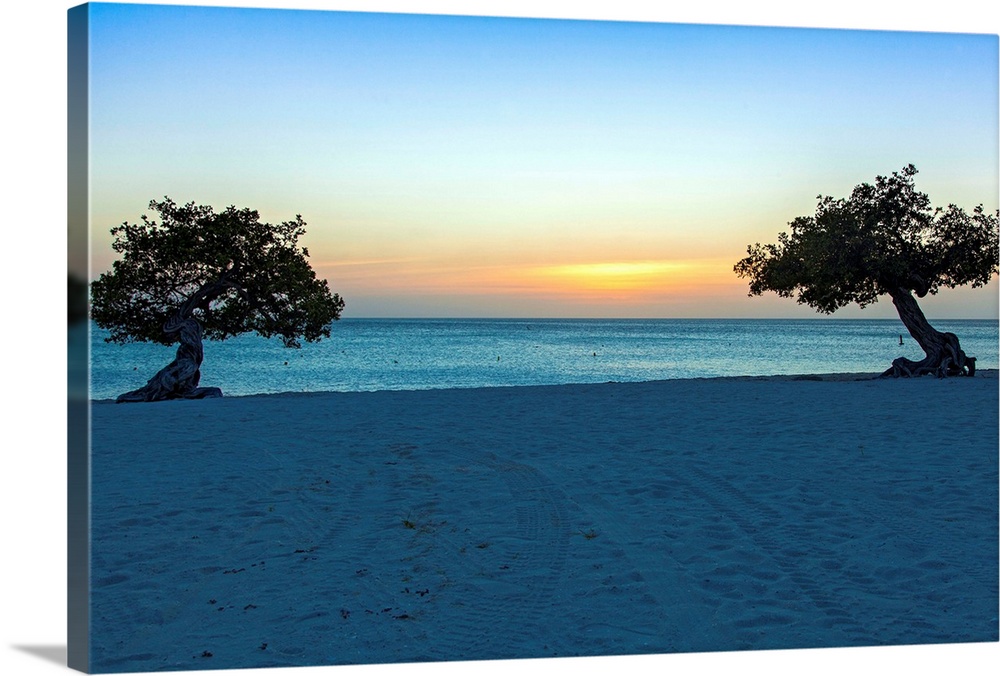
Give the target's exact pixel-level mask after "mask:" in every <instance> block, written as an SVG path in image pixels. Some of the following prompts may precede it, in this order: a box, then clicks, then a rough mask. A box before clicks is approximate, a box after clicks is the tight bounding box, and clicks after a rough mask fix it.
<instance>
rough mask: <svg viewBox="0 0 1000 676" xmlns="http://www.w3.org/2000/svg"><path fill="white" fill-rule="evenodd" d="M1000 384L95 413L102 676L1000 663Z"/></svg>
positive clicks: (804, 385) (865, 377) (97, 666)
mask: <svg viewBox="0 0 1000 676" xmlns="http://www.w3.org/2000/svg"><path fill="white" fill-rule="evenodd" d="M997 413H998V381H997V372H996V371H995V370H985V371H981V372H979V373H977V375H976V377H975V378H953V379H946V380H935V379H931V378H923V379H915V380H907V379H899V380H892V379H888V380H876V379H872V374H842V375H827V376H799V377H795V376H785V377H769V378H764V377H748V378H712V379H692V380H674V381H660V382H647V383H605V384H595V385H560V386H538V387H511V388H491V389H459V390H430V391H419V392H414V391H396V392H389V391H383V392H369V393H311V394H284V395H261V396H248V397H224V398H221V399H214V400H203V401H175V402H165V403H158V404H135V405H132V404H124V405H118V404H114V403H111V402H95V403H94V405H93V406H92V446H93V457H92V494H93V507H92V522H91V526H92V542H93V565H92V571H91V581H92V588H93V590H92V591H93V606H92V627H91V628H92V632H93V645H92V667H93V670H94V671H98V672H134V671H149V670H184V669H222V668H226V669H235V668H240V669H242V668H251V667H286V666H298V665H331V664H334V665H335V664H370V663H400V662H427V661H441V660H496V659H507V658H525V657H529V658H535V657H565V656H591V655H628V654H648V653H691V652H705V651H746V650H767V649H784V648H823V647H844V646H889V645H912V644H945V643H973V642H995V641H997V639H998V633H997V632H998V629H997V626H998V625H997V606H998V553H997V543H998V518H997V517H998V512H997V505H998V476H997V448H998V431H997V430H998V415H997Z"/></svg>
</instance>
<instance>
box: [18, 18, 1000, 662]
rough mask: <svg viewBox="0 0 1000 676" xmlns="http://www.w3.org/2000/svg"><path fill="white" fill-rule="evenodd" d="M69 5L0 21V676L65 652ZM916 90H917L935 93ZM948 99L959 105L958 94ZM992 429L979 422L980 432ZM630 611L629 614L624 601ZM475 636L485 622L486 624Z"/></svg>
mask: <svg viewBox="0 0 1000 676" xmlns="http://www.w3.org/2000/svg"><path fill="white" fill-rule="evenodd" d="M73 4H75V3H71V2H59V1H55V0H14V2H10V3H7V4H6V5H5V7H4V9H5V12H4V15H3V19H2V20H0V50H2V52H3V59H2V61H0V63H2V68H3V78H2V80H0V92H2V95H0V116H2V118H0V119H2V121H3V125H2V129H3V144H2V146H0V160H2V164H0V167H2V181H0V196H2V198H3V199H2V210H0V225H2V228H3V230H2V232H3V235H2V237H3V239H2V244H0V252H2V255H3V261H2V264H0V274H2V275H3V285H2V287H0V289H2V292H3V302H2V308H3V310H2V312H0V317H2V319H0V329H2V331H0V335H2V336H3V352H2V353H0V355H2V362H0V363H2V371H0V373H2V374H3V380H2V382H0V396H2V397H3V402H2V407H0V410H2V411H3V416H2V418H0V420H2V421H3V433H2V434H3V444H2V446H0V449H2V452H3V454H4V456H3V458H4V461H5V462H4V464H3V471H2V481H3V490H2V496H3V506H2V509H0V514H2V518H3V527H2V530H0V542H2V545H0V547H2V549H0V553H2V556H0V558H2V574H0V584H2V588H0V606H2V622H3V625H2V636H0V665H2V672H3V673H6V674H17V675H18V676H20V675H26V676H30V675H32V674H53V673H60V672H62V671H64V670H65V666H63V665H64V664H65V646H66V609H65V606H66V584H65V579H66V563H65V558H66V546H65V540H66V518H65V512H66V498H65V490H66V469H65V466H66V460H65V454H66V442H65V440H66V422H65V381H66V377H65V336H66V333H65V331H64V327H65V324H64V322H65V319H64V317H65V309H64V308H65V293H66V292H65V286H64V283H65V282H64V275H65V267H66V262H65V261H66V239H65V237H66V235H65V222H66V160H65V156H66V131H65V130H66V95H65V91H66V10H67V9H69V8H70V7H71V6H73ZM159 4H214V5H232V6H244V7H249V6H257V7H260V6H264V7H288V8H301V9H347V10H364V11H397V12H402V11H418V12H423V13H437V14H481V15H493V16H501V15H502V16H535V17H552V18H586V19H609V20H639V21H670V22H681V23H724V24H742V25H778V26H818V27H831V28H862V29H873V28H874V29H890V30H920V31H948V32H972V33H991V34H997V33H998V32H1000V29H998V25H1000V22H998V17H1000V9H997V8H996V7H995V6H992V5H994V3H989V2H984V1H983V0H952V1H950V2H935V3H930V2H914V1H913V0H908V1H898V0H892V1H888V0H882V1H880V0H867V1H864V0H839V1H838V2H836V3H828V4H826V5H822V6H816V5H813V4H812V3H803V2H801V0H799V1H796V2H780V1H776V0H759V1H758V2H754V3H745V2H735V1H733V2H723V1H716V0H700V1H698V2H690V3H684V6H683V7H674V6H671V4H670V3H654V2H652V1H650V0H647V1H645V2H643V1H639V0H607V1H605V2H592V1H589V0H579V1H574V2H567V1H558V0H533V1H530V2H529V1H522V0H508V1H506V2H499V1H498V0H489V1H486V0H464V1H460V0H450V1H445V0H439V1H432V0H411V1H410V2H404V1H401V0H395V1H388V0H385V1H383V0H368V1H367V2H361V1H353V2H350V1H345V0H312V1H310V0H284V1H282V0H260V1H259V2H246V1H239V0H236V1H229V2H226V1H225V0H222V1H209V2H204V3H195V2H187V3H177V2H173V3H170V2H161V3H159ZM933 95H934V93H933V92H928V96H933ZM955 105H962V102H960V101H956V102H955ZM989 432H990V431H988V430H985V431H984V433H989ZM623 612H627V609H623ZM484 630H487V631H488V628H485V627H484ZM997 664H1000V644H998V643H992V644H973V645H966V646H919V647H907V648H903V647H893V648H878V649H870V648H866V649H850V650H813V651H781V652H767V653H763V652H756V653H738V654H736V653H723V654H708V655H669V656H651V657H627V658H588V659H558V660H528V661H519V662H516V663H501V662H480V663H449V664H437V665H407V666H391V667H384V666H375V667H336V668H334V667H316V668H306V669H296V670H292V669H269V670H266V671H265V670H260V671H254V670H225V671H217V672H213V673H219V674H246V675H251V674H253V675H260V676H263V675H264V674H267V675H268V676H271V675H274V676H284V675H286V674H289V675H290V674H295V675H296V676H300V675H301V676H305V675H306V674H338V675H340V674H344V675H347V674H375V675H379V676H381V675H383V674H392V675H396V674H403V675H409V674H431V673H435V674H437V673H443V674H466V673H477V674H479V673H483V674H504V673H507V672H508V671H509V670H511V669H517V670H518V671H521V672H524V673H528V674H542V673H545V674H550V673H573V674H598V673H607V671H609V670H627V671H628V672H629V673H644V672H649V673H654V672H655V673H663V672H669V673H671V674H672V675H685V674H705V673H708V674H711V673H715V672H717V671H719V672H723V671H724V672H726V673H733V672H737V671H738V672H739V673H742V674H758V673H760V674H764V673H767V674H793V673H800V672H807V673H812V674H844V673H855V674H869V673H906V674H942V673H954V674H978V673H993V670H994V669H995V668H996V665H997Z"/></svg>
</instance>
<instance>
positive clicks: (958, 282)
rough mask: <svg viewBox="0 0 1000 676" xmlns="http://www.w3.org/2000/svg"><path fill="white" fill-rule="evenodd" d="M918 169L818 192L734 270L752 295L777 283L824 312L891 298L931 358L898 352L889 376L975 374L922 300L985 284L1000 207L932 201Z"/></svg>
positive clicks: (785, 293) (784, 293)
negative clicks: (845, 191)
mask: <svg viewBox="0 0 1000 676" xmlns="http://www.w3.org/2000/svg"><path fill="white" fill-rule="evenodd" d="M916 173H917V170H916V168H915V167H914V166H913V165H912V164H911V165H908V166H906V167H905V168H903V170H902V171H900V172H897V173H893V174H892V175H891V176H889V177H885V176H878V177H876V179H875V182H874V184H868V183H862V184H861V185H858V186H857V187H855V188H854V190H853V191H852V192H851V195H850V197H848V198H846V199H844V198H841V199H834V198H833V197H823V196H820V197H819V198H818V199H819V203H818V204H817V206H816V213H815V214H814V215H813V216H800V217H798V218H796V219H795V220H793V221H792V222H791V223H789V228H790V232H787V233H786V232H782V233H779V234H778V241H777V243H776V244H763V245H762V244H759V243H758V244H754V245H753V246H748V247H747V257H746V258H744V259H742V260H740V261H739V262H738V263H737V264H736V266H735V268H734V269H735V272H736V274H738V275H739V276H740V277H746V278H749V280H750V295H751V296H757V295H761V294H763V293H764V292H765V291H773V292H775V293H777V294H778V295H779V296H781V297H784V298H793V297H794V298H796V300H797V301H798V302H799V303H804V304H806V305H809V306H811V307H813V308H815V309H816V310H817V311H819V312H823V313H827V314H829V313H832V312H834V311H835V310H837V309H839V308H841V307H844V306H845V305H848V304H850V303H857V304H858V305H859V306H860V307H862V308H863V307H865V306H867V305H870V304H872V303H875V302H876V301H877V300H878V299H879V297H881V296H888V297H889V298H890V299H891V300H892V303H893V305H895V307H896V311H897V312H898V313H899V318H900V319H901V320H902V322H903V324H904V325H905V326H906V330H907V331H908V332H909V334H910V335H911V336H913V339H914V340H916V341H917V343H918V344H919V345H920V347H921V348H922V349H923V351H924V354H925V357H924V358H923V359H922V360H920V361H913V360H911V359H907V358H904V357H900V358H898V359H896V360H894V361H893V363H892V366H891V367H890V368H889V369H887V370H886V371H885V372H884V373H883V374H882V375H883V376H890V375H891V376H897V377H898V376H918V375H924V374H929V373H931V374H935V375H938V376H942V377H943V376H952V375H968V376H971V375H973V374H974V373H975V370H976V361H975V357H970V356H968V355H966V354H965V352H964V351H963V350H962V348H961V345H960V344H959V339H958V336H956V335H955V334H953V333H947V332H941V331H938V330H936V329H935V328H934V327H932V326H931V325H930V323H929V322H928V321H927V318H926V317H925V316H924V313H923V312H922V311H921V309H920V306H919V305H918V304H917V298H923V297H925V296H926V295H927V294H936V293H937V292H938V291H939V290H940V289H941V288H943V287H948V288H953V287H957V286H965V285H970V286H972V287H980V286H983V285H984V284H986V283H987V282H989V281H990V279H991V278H992V277H993V276H994V275H996V274H997V264H998V244H997V242H998V234H997V222H998V213H1000V212H994V213H992V214H990V213H987V212H985V211H984V209H983V207H982V205H980V206H978V207H976V208H975V209H974V210H973V211H972V213H967V212H966V211H965V210H963V209H962V208H960V207H958V206H955V205H954V204H951V205H948V207H947V208H940V207H938V208H933V207H931V203H930V199H929V198H928V196H927V195H925V194H924V193H921V192H918V191H917V190H916V189H915V187H914V180H913V177H914V176H915V175H916Z"/></svg>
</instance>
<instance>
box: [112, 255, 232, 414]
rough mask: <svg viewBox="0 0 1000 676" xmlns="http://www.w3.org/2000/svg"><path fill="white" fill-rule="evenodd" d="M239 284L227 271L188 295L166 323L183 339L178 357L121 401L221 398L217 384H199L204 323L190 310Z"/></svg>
mask: <svg viewBox="0 0 1000 676" xmlns="http://www.w3.org/2000/svg"><path fill="white" fill-rule="evenodd" d="M235 287H236V285H235V284H233V283H232V282H230V281H229V280H228V274H224V275H223V277H222V279H220V280H219V281H216V282H213V283H210V284H206V285H204V286H203V287H201V288H200V289H198V291H197V292H195V293H194V294H193V295H192V296H191V297H190V298H188V299H187V300H186V301H185V302H184V304H183V305H181V307H180V308H178V310H177V313H176V314H175V315H174V316H173V317H171V318H170V319H168V320H167V322H166V323H165V324H164V325H163V332H164V333H166V334H167V335H168V336H170V335H176V336H177V340H178V341H180V346H178V348H177V356H176V357H174V360H173V361H172V362H170V363H169V364H167V365H166V366H164V367H163V368H162V369H160V371H159V372H158V373H157V374H156V375H155V376H153V377H152V378H150V379H149V381H148V382H147V383H146V384H145V386H143V387H140V388H139V389H138V390H132V391H131V392H126V393H125V394H122V395H120V396H119V397H118V399H117V400H116V401H117V402H118V403H124V402H135V401H164V400H166V399H205V398H207V397H221V396H222V390H220V389H219V388H218V387H198V381H199V380H201V362H202V361H203V360H204V358H205V352H204V350H203V349H202V345H201V324H199V323H198V320H196V319H195V318H194V317H192V316H191V313H192V312H193V311H194V310H195V309H196V308H199V307H201V308H207V307H208V304H209V303H210V302H211V301H212V300H213V299H214V298H217V297H218V296H219V295H220V294H221V293H223V292H224V291H225V290H226V289H228V288H235Z"/></svg>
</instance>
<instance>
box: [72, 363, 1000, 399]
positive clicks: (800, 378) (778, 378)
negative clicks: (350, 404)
mask: <svg viewBox="0 0 1000 676" xmlns="http://www.w3.org/2000/svg"><path fill="white" fill-rule="evenodd" d="M880 375H881V372H853V373H849V372H845V373H801V374H774V375H760V376H753V375H744V376H705V377H701V378H661V379H658V380H634V381H631V380H609V381H604V382H595V383H550V384H545V383H543V384H534V385H497V386H492V387H480V386H471V387H426V388H409V389H389V390H316V391H301V392H292V391H288V392H260V393H255V394H234V395H227V394H226V393H225V389H223V396H222V397H219V398H221V399H253V398H260V397H276V398H277V397H293V396H308V395H330V394H333V395H344V394H375V393H382V392H408V393H421V392H452V391H457V392H474V391H478V390H519V389H532V388H552V387H560V388H561V387H565V388H573V387H600V386H602V385H649V384H660V383H683V382H705V381H730V382H865V381H881V380H885V381H893V380H902V381H929V380H942V381H948V380H966V379H965V378H955V377H952V378H935V377H933V376H929V375H928V376H921V377H918V378H880ZM998 375H1000V369H978V370H977V371H976V375H975V376H974V377H973V379H975V378H980V379H982V380H997V379H998ZM86 401H87V403H90V404H114V403H116V402H115V400H114V399H87V400H86ZM173 401H189V400H184V399H177V400H173ZM138 403H142V402H138ZM152 403H164V402H152Z"/></svg>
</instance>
